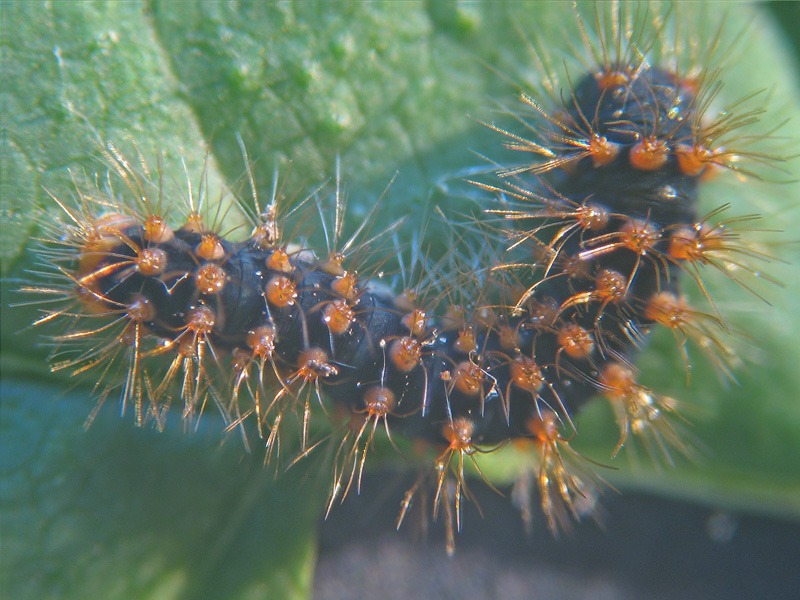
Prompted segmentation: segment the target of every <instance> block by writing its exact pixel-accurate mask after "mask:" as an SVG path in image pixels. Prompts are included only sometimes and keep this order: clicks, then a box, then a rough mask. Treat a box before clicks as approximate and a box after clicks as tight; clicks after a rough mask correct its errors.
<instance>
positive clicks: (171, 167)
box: [0, 1, 800, 599]
mask: <svg viewBox="0 0 800 600" xmlns="http://www.w3.org/2000/svg"><path fill="white" fill-rule="evenodd" d="M711 7H712V8H711V9H710V10H708V9H707V11H708V12H709V13H710V14H711V15H713V14H714V13H715V12H718V11H725V10H727V11H728V16H727V20H726V27H725V30H724V31H725V35H726V36H729V37H734V36H736V35H737V34H738V32H739V31H740V29H741V27H742V26H744V25H745V24H749V28H748V31H747V35H746V37H745V38H744V40H745V41H743V42H741V43H740V45H739V46H738V47H737V51H736V52H735V53H733V55H732V56H733V58H731V59H730V62H731V63H732V64H730V65H728V66H729V70H728V71H726V75H725V80H726V86H725V88H724V90H723V96H724V99H727V100H728V101H731V100H735V99H737V98H739V97H741V96H742V95H743V94H746V93H748V92H751V91H756V90H760V89H768V90H774V91H772V103H771V105H770V110H771V111H774V112H770V113H768V116H767V117H766V119H767V127H768V126H769V124H771V123H772V122H773V119H774V120H775V121H777V120H780V119H783V118H786V117H793V120H792V121H791V122H789V124H788V125H787V126H785V127H784V128H783V129H782V130H781V132H780V135H781V136H786V139H787V140H789V142H786V140H784V141H780V140H779V143H780V144H783V146H782V148H783V150H782V151H783V152H784V153H786V154H791V153H792V152H791V151H789V150H786V148H796V142H792V140H797V139H800V118H798V113H799V111H800V97H799V96H798V89H799V88H798V68H797V56H798V52H797V37H796V36H797V35H798V34H797V32H796V31H794V30H793V28H792V27H791V24H792V23H796V22H797V16H798V15H797V10H798V4H797V3H774V4H772V5H770V6H765V5H760V6H756V7H751V6H749V5H742V4H738V3H736V4H732V5H729V6H728V5H723V4H716V3H711ZM695 9H696V7H695V6H694V5H689V6H684V7H681V11H686V14H685V15H684V14H682V15H681V16H682V18H684V17H685V18H686V19H687V21H692V19H693V17H694V15H695V14H694V12H693V11H694V10H695ZM0 11H2V24H1V25H0V26H1V27H2V61H3V67H2V72H3V78H2V80H1V81H0V85H2V89H0V93H1V94H2V117H3V118H2V128H3V129H2V139H1V140H0V153H1V156H2V169H0V194H1V195H2V218H0V234H2V248H0V252H1V254H0V257H2V270H3V271H2V272H3V282H2V351H1V353H0V366H1V367H2V380H1V384H2V407H0V409H1V412H0V436H1V437H0V460H1V461H2V463H1V464H0V476H1V477H2V480H1V481H0V501H1V502H2V515H1V516H2V530H0V535H2V563H1V564H0V578H2V588H3V594H4V595H5V596H6V597H9V598H37V599H38V598H95V597H97V598H121V599H133V598H236V599H238V598H304V597H307V595H308V594H309V593H310V589H311V587H310V586H311V582H312V580H313V577H314V566H315V557H316V531H317V527H318V525H319V523H320V516H321V506H322V503H323V501H324V499H325V494H326V493H327V486H328V484H329V475H328V473H327V472H321V471H320V469H319V468H315V467H316V466H317V465H315V464H314V462H313V461H310V464H309V466H308V467H301V468H298V469H293V470H291V471H289V472H288V473H286V474H282V475H281V476H280V477H279V478H277V479H273V477H272V472H271V471H268V470H265V469H263V468H262V465H261V458H260V457H258V456H253V457H251V456H247V455H243V453H242V451H241V448H240V447H239V446H237V445H236V444H235V443H228V444H225V445H224V446H223V447H222V448H219V440H220V436H219V431H218V430H217V425H216V424H215V423H214V422H213V419H206V420H205V421H204V422H203V429H202V430H201V431H199V432H198V433H197V434H195V435H190V436H187V435H183V434H182V432H181V431H180V430H179V429H180V428H179V427H177V426H174V427H172V429H171V430H169V431H167V432H166V433H164V434H157V433H155V432H153V431H149V430H138V429H136V428H135V427H134V426H133V425H132V423H131V422H130V419H119V418H118V415H117V414H116V409H115V407H114V406H112V403H109V404H108V406H106V407H105V408H104V410H103V411H102V412H101V415H100V417H99V418H98V420H97V421H96V422H95V424H94V425H93V426H92V427H91V428H90V429H89V430H88V431H87V432H84V430H83V428H82V423H83V420H84V419H85V416H86V415H87V414H88V413H89V411H90V410H91V408H92V406H93V402H92V400H91V398H90V396H91V393H90V390H87V389H86V388H82V387H74V382H71V381H68V380H64V379H63V378H59V376H57V375H51V374H50V373H49V371H48V368H47V366H46V364H45V362H44V360H45V357H46V355H47V351H48V348H47V347H45V345H43V342H42V337H41V333H42V332H39V331H32V330H30V329H25V325H26V324H27V323H30V322H31V321H32V320H33V318H34V316H35V315H34V313H35V309H30V308H21V307H13V306H12V305H14V304H15V303H16V302H19V298H18V296H16V295H15V290H16V289H17V288H18V287H19V286H20V284H21V282H22V281H23V280H26V279H30V277H31V276H30V275H28V274H27V270H28V269H31V268H33V267H34V259H33V257H32V255H31V253H30V249H31V247H32V245H33V242H32V240H31V238H33V237H35V235H36V230H37V222H36V220H35V219H33V218H32V215H35V214H39V213H38V211H40V210H41V208H42V207H45V206H47V207H51V205H49V204H48V201H49V200H48V196H47V192H46V191H45V190H48V191H50V192H52V193H53V194H54V195H55V196H58V197H69V195H70V194H71V193H72V190H73V187H72V183H71V181H70V176H69V172H68V169H73V170H74V169H78V170H80V169H85V170H86V171H87V172H89V173H91V172H94V171H95V170H98V169H102V168H103V167H102V164H101V162H100V161H99V159H98V150H97V145H96V142H95V139H96V138H97V137H99V138H100V139H103V140H105V139H108V140H113V141H114V142H115V143H117V144H119V145H120V146H122V147H123V148H124V149H126V151H127V152H131V150H132V147H133V146H132V144H133V142H134V141H135V143H136V144H137V145H138V146H139V147H141V149H142V152H143V153H144V155H145V156H147V157H149V158H150V159H151V160H154V159H155V157H156V156H158V155H161V156H162V157H163V165H164V173H165V179H166V181H167V182H168V189H174V190H177V189H181V187H182V186H183V185H184V183H183V181H184V177H185V176H184V172H183V165H182V163H181V159H185V161H186V162H187V169H188V172H189V173H199V171H200V169H201V167H202V163H203V160H204V158H205V156H206V147H208V148H209V151H210V158H211V180H212V182H215V183H217V184H221V183H222V182H227V183H229V184H234V182H238V181H241V177H242V173H243V163H242V158H241V153H240V151H239V148H238V146H237V143H236V140H235V134H236V133H237V132H238V133H240V134H241V136H242V137H243V139H244V141H245V143H246V145H247V148H248V151H249V153H250V155H251V157H252V158H254V159H256V161H257V162H256V164H255V173H256V178H257V181H258V184H259V189H260V190H261V193H262V195H267V194H268V190H269V189H270V186H271V177H272V173H273V169H274V166H275V165H278V166H279V168H280V170H281V172H282V173H286V174H287V175H286V178H287V183H286V186H287V189H292V190H297V191H298V192H299V191H302V190H303V189H306V188H307V187H309V186H312V185H315V184H317V183H318V182H320V181H323V180H325V179H326V178H328V177H330V176H331V175H332V173H333V172H334V165H335V160H336V157H337V156H340V157H341V163H342V167H343V178H344V180H345V181H346V182H347V186H348V192H349V196H350V209H351V212H350V215H349V218H350V220H351V222H358V219H359V218H360V217H363V215H364V214H365V213H366V211H367V210H368V208H369V206H370V205H371V203H372V202H374V199H375V198H376V197H377V196H378V195H379V194H380V193H381V191H382V190H383V188H384V187H385V186H386V184H387V182H388V181H389V180H390V179H391V178H392V176H393V175H394V174H395V173H397V177H396V180H395V182H394V183H393V185H392V186H391V188H390V189H389V191H388V193H387V197H386V199H385V204H384V207H385V211H382V213H383V214H385V217H384V218H385V222H384V223H383V224H388V223H389V222H390V221H392V220H394V219H395V218H397V216H401V215H405V214H408V213H412V214H413V215H415V216H414V218H413V219H412V221H411V222H410V223H409V224H408V226H407V228H406V229H405V233H404V235H406V236H408V237H407V238H406V241H407V240H408V239H409V238H410V236H411V234H412V233H413V232H414V231H415V227H418V226H419V225H420V224H421V223H422V222H423V221H424V218H425V216H426V215H429V214H431V212H432V208H433V206H434V205H439V206H440V207H441V208H442V209H443V210H444V211H445V213H447V212H448V211H453V210H469V209H470V208H471V207H469V206H467V207H465V205H464V203H465V202H467V200H465V199H463V198H455V197H452V196H448V195H446V194H441V193H435V190H436V189H439V190H441V189H442V183H443V182H445V183H446V182H449V181H451V180H452V179H454V178H455V177H456V174H457V173H458V172H459V171H460V170H461V169H463V168H465V167H471V166H481V165H483V164H484V162H483V159H482V158H481V157H479V156H477V154H476V152H477V153H481V154H487V155H489V156H492V155H493V153H494V152H495V150H496V149H497V148H499V146H500V140H499V139H498V136H497V135H496V134H493V133H491V132H489V131H488V130H487V129H486V128H484V127H483V126H481V125H480V124H479V123H478V122H477V121H478V120H492V119H494V118H495V114H494V113H493V110H494V109H495V108H496V107H497V105H498V103H502V104H503V105H511V106H513V104H514V102H515V100H514V94H515V90H514V88H513V86H511V85H510V84H508V83H507V81H506V79H508V80H510V81H517V82H519V81H522V80H523V79H524V78H525V76H526V75H527V74H528V73H529V72H530V71H531V70H532V65H531V63H530V58H529V55H528V50H527V48H526V45H525V43H524V37H523V35H521V34H520V32H523V33H525V34H527V35H528V36H531V37H533V36H537V37H538V39H539V40H541V42H542V43H543V44H544V45H545V46H547V47H548V49H549V50H550V51H551V52H552V54H553V56H555V57H556V63H558V62H559V61H560V58H559V57H560V54H561V53H564V54H565V55H569V54H570V53H571V50H570V48H569V47H568V45H567V44H565V42H564V33H563V32H562V26H563V27H564V28H566V29H567V30H571V31H573V32H574V19H573V17H572V14H571V8H570V5H569V4H568V3H536V4H533V3H498V4H495V3H482V2H450V1H441V2H436V1H431V2H402V3H336V4H332V3H331V4H328V3H316V2H298V3H289V2H280V3H271V4H260V3H216V2H213V3H212V2H200V3H191V2H180V3H172V2H142V3H139V2H108V3H101V2H66V1H65V2H48V3H22V2H4V3H3V4H2V5H0ZM776 16H777V18H776ZM699 18H700V19H702V18H706V17H699ZM695 22H698V21H697V19H695ZM699 22H700V25H701V27H700V29H701V30H702V20H701V21H699ZM554 24H557V26H554ZM781 24H783V25H784V26H785V28H786V29H787V30H788V31H790V32H791V33H792V34H793V35H794V36H795V38H794V43H795V46H794V47H792V46H791V44H790V43H789V42H787V41H786V39H788V38H784V37H783V35H782V33H781V27H780V25H781ZM570 28H572V29H570ZM487 65H491V66H492V67H493V68H487ZM470 117H471V118H470ZM790 168H791V169H792V170H793V171H794V172H797V165H796V161H795V163H791V164H790ZM784 178H785V177H784ZM789 178H793V177H789ZM798 199H800V194H798V185H797V184H796V183H793V184H777V185H776V184H774V183H772V184H770V183H760V182H748V183H747V184H743V183H740V182H738V181H735V178H732V177H729V178H726V179H725V180H724V181H721V182H719V183H715V184H713V185H710V186H709V187H708V188H707V189H706V190H704V199H703V201H704V206H705V207H707V208H708V209H711V208H713V207H715V206H717V205H719V204H720V203H723V202H731V203H732V204H733V205H734V208H735V210H736V211H737V214H747V213H751V212H758V213H760V214H762V215H764V227H765V228H767V229H778V230H781V231H783V232H784V233H782V234H775V237H777V238H779V239H780V240H783V241H784V242H785V243H781V244H777V245H775V246H774V247H771V248H770V252H772V253H774V254H776V255H778V256H780V257H781V258H782V259H784V260H786V261H787V262H786V263H785V264H784V263H778V262H776V263H774V264H772V265H769V267H768V271H769V272H770V273H771V274H773V275H775V276H776V277H777V278H778V279H779V280H781V281H782V282H784V286H783V287H781V288H778V287H772V288H770V287H767V288H765V292H764V293H766V294H767V295H768V297H769V299H770V302H771V304H772V306H767V305H766V304H764V303H762V302H760V301H759V300H758V299H756V298H754V297H753V296H752V295H750V294H748V293H747V292H746V291H744V290H743V289H742V288H741V287H740V286H737V285H735V284H733V283H732V282H730V281H729V280H727V279H726V278H724V277H721V276H720V277H714V276H713V275H712V276H710V277H709V281H710V283H709V285H710V286H711V287H712V290H713V293H714V295H715V297H717V298H720V299H721V304H722V307H723V310H724V311H725V314H726V315H727V316H728V317H729V318H730V320H731V321H732V323H734V325H735V327H736V328H737V329H741V330H742V331H743V332H744V334H745V336H743V337H742V338H741V340H742V342H741V343H742V346H741V348H740V352H743V354H744V355H745V356H744V358H745V359H746V361H745V363H746V364H745V365H744V367H743V368H742V369H741V370H740V371H739V372H737V376H738V378H739V385H731V384H729V385H724V384H722V383H721V382H720V380H719V378H718V377H717V376H716V374H715V373H714V372H713V369H712V368H711V367H710V366H709V365H707V364H704V363H703V362H702V360H700V361H699V365H698V367H697V369H696V372H695V373H694V374H693V383H692V389H691V390H688V391H687V390H686V388H685V377H684V374H683V367H682V364H681V360H680V357H679V355H678V352H677V351H676V349H675V343H674V341H673V340H671V339H670V336H669V335H666V336H660V337H658V338H657V339H655V340H654V342H653V344H652V347H650V348H649V349H648V350H647V351H646V352H645V353H644V355H643V356H642V361H641V364H640V366H641V368H642V371H643V374H642V379H643V381H644V382H645V383H646V384H648V385H650V386H652V387H655V388H657V389H658V390H659V391H662V392H664V393H667V394H672V395H674V396H677V397H679V398H682V399H686V400H687V401H689V402H691V403H693V404H697V405H699V406H701V407H702V410H700V411H699V412H698V414H697V415H691V420H692V421H693V423H694V426H693V430H692V431H693V434H694V435H696V436H697V438H698V439H700V440H702V442H703V443H704V444H705V445H706V446H707V447H708V450H709V451H708V452H707V455H706V458H705V459H704V460H703V461H702V463H701V464H696V465H689V464H680V465H679V467H678V468H676V469H674V470H666V471H653V470H650V469H649V468H647V466H646V465H645V467H643V468H639V469H634V470H631V469H628V468H627V465H628V463H627V462H625V461H621V460H617V461H616V462H615V463H614V465H615V466H619V467H621V470H620V471H619V472H616V473H613V474H609V475H608V478H609V479H612V480H613V481H614V482H615V484H616V485H617V486H618V487H621V488H638V489H645V490H650V491H654V492H656V493H658V494H663V495H667V496H670V495H671V496H678V497H681V498H689V499H692V500H694V501H697V502H703V503H707V504H709V505H713V506H722V507H725V508H729V509H737V510H746V511H752V512H761V513H765V512H768V513H772V514H777V515H780V516H782V517H783V518H787V519H797V517H798V516H799V515H800V465H799V464H798V463H800V461H798V460H797V457H798V455H800V401H798V392H797V390H798V389H800V371H798V369H797V365H798V364H800V344H798V342H797V340H798V335H800V326H799V325H800V318H798V315H797V311H796V299H797V297H798V294H800V278H798V277H797V275H796V274H797V265H798V264H800V261H799V260H798V259H800V251H798V248H799V247H798V245H797V241H798V238H797V234H796V231H797V228H796V227H795V224H797V222H798V220H800V219H799V218H798V216H799V215H800V208H799V207H798V204H799V203H798ZM48 210H51V208H48ZM429 233H431V234H432V236H435V235H436V232H435V231H433V232H431V231H429ZM746 336H749V337H746ZM695 354H697V353H695ZM610 421H611V417H610V414H609V411H608V410H607V408H606V407H605V405H603V404H602V403H598V404H597V405H596V406H593V407H590V409H589V410H588V411H587V413H585V414H583V415H582V416H581V423H580V424H581V438H582V441H583V446H582V448H583V449H584V450H585V451H586V452H588V453H590V454H592V455H597V456H605V457H607V454H608V452H609V451H610V448H611V447H613V443H614V440H615V432H614V429H613V424H612V423H611V422H610ZM600 450H602V452H603V453H604V454H599V451H600ZM494 458H495V457H494V456H492V459H494ZM606 461H607V459H606ZM492 462H494V463H498V464H493V465H492V466H491V470H492V473H493V476H494V477H496V478H497V480H498V481H499V482H504V481H506V480H507V479H508V478H509V477H511V476H513V474H514V472H515V469H516V468H517V467H516V465H515V464H514V463H513V462H505V463H504V462H502V461H494V460H493V461H492ZM604 476H605V474H604ZM507 510H508V511H513V510H514V509H513V508H511V506H510V505H508V507H507Z"/></svg>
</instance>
